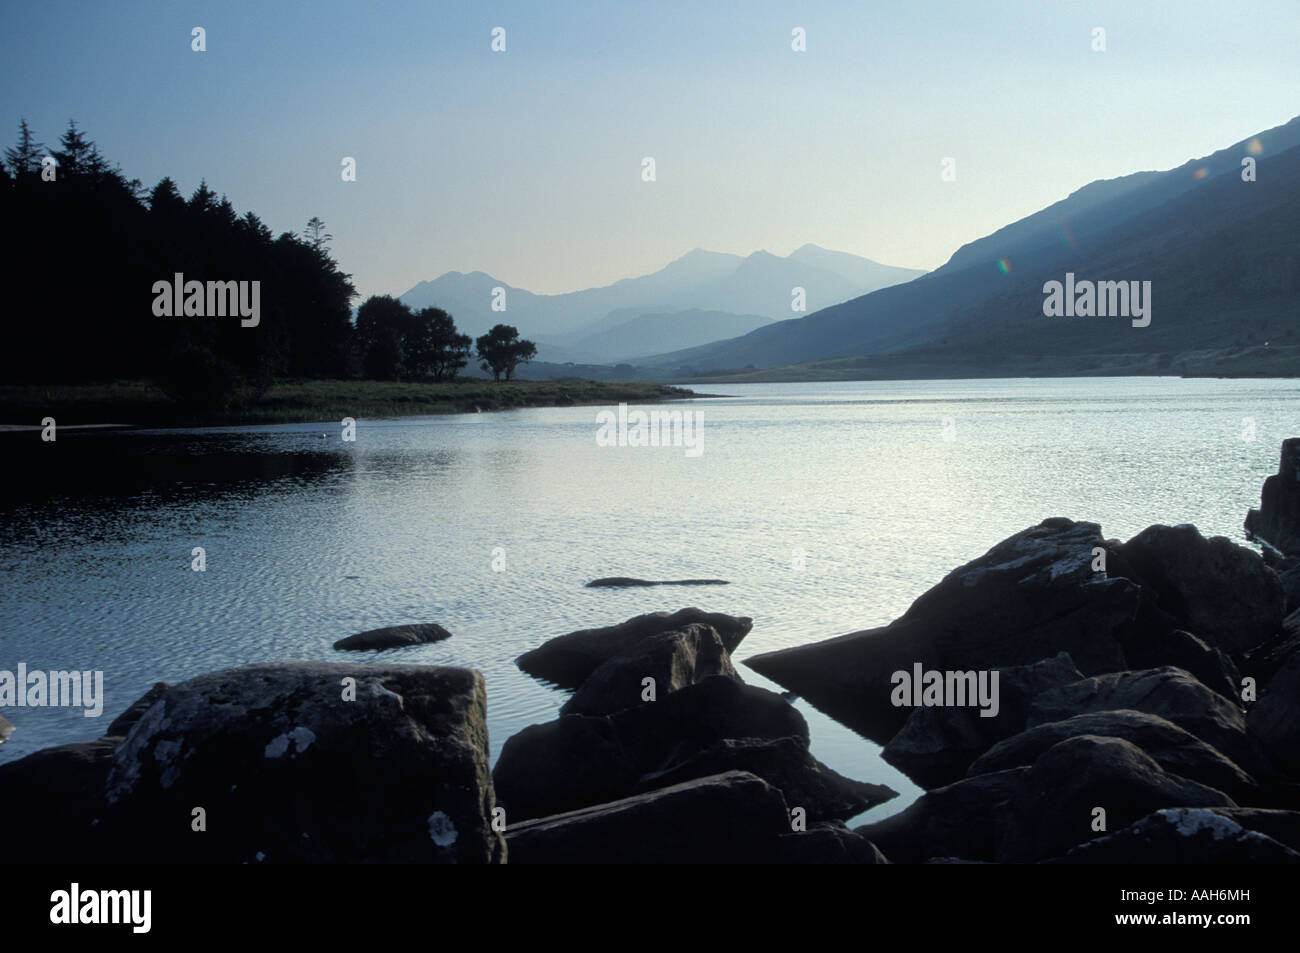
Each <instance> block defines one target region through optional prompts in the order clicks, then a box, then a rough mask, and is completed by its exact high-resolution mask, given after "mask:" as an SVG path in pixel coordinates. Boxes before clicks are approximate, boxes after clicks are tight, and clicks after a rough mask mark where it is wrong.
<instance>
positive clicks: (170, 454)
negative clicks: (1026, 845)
mask: <svg viewBox="0 0 1300 953" xmlns="http://www.w3.org/2000/svg"><path fill="white" fill-rule="evenodd" d="M717 389H718V390H725V391H726V392H727V393H728V394H732V395H735V396H733V397H729V398H726V399H721V400H707V401H703V400H702V401H698V402H693V404H692V408H691V409H698V410H700V411H702V412H703V415H704V417H703V421H704V424H703V426H704V430H705V431H706V433H705V441H704V454H703V456H701V457H698V458H688V457H686V456H685V455H684V453H683V452H682V450H681V449H680V448H649V447H646V448H640V447H622V448H618V447H612V448H602V447H598V446H597V445H596V441H595V435H596V430H597V425H596V413H597V411H598V409H599V408H594V407H571V408H553V409H537V410H520V411H509V412H504V413H495V414H470V415H458V416H450V417H429V418H409V419H403V420H389V421H365V420H363V421H359V423H358V426H357V440H356V442H355V443H344V442H343V441H342V440H341V437H340V432H341V428H340V427H339V426H338V424H337V423H331V424H303V425H285V426H273V427H255V428H248V429H245V430H239V429H236V428H220V429H212V430H203V431H178V430H173V431H140V432H120V431H119V432H105V431H84V432H83V431H64V432H62V433H60V434H59V438H58V441H57V442H56V443H53V444H43V443H41V442H40V440H39V436H38V435H36V434H31V433H26V434H17V435H15V434H6V435H0V438H2V439H0V452H3V453H4V455H5V463H6V472H7V487H6V489H7V492H6V494H5V498H4V500H3V502H2V503H0V517H2V518H0V584H2V585H3V587H4V592H5V599H4V602H3V604H2V606H0V669H9V670H12V669H14V668H15V667H16V665H17V663H18V662H19V661H23V662H26V663H27V664H28V665H29V666H36V667H41V668H45V669H50V668H73V667H75V668H80V669H101V670H103V671H104V672H105V691H106V694H107V700H106V703H105V711H106V715H105V718H106V719H111V718H112V717H113V716H114V715H116V714H117V713H118V712H119V711H120V710H121V709H123V708H124V707H125V706H126V705H127V704H129V703H130V702H131V701H133V700H134V699H135V698H136V697H137V696H138V695H140V694H141V693H143V692H144V691H145V690H146V689H148V687H149V686H150V685H151V684H152V683H153V682H154V681H157V680H166V681H177V680H180V679H184V678H186V677H190V676H193V675H196V674H199V673H201V672H205V671H210V670H212V669H216V668H220V667H224V666H229V665H241V664H247V663H250V662H258V661H273V660H282V659H317V660H338V659H340V658H341V657H346V658H347V659H349V660H351V661H353V662H355V663H356V664H357V665H367V664H374V663H375V662H376V661H377V660H382V661H383V662H412V663H421V664H455V665H467V666H471V667H474V668H477V669H479V670H480V671H482V672H483V673H484V675H485V677H486V678H487V683H488V711H489V729H490V733H491V738H492V746H493V756H494V757H495V754H496V752H497V751H499V749H500V746H501V744H502V742H503V741H504V740H505V739H506V738H507V737H509V735H511V734H513V733H514V732H516V731H518V730H519V729H520V728H522V727H524V726H525V725H527V724H530V723H532V722H536V721H542V720H546V719H549V718H552V717H554V716H555V714H556V712H557V710H558V708H559V706H560V704H561V703H562V702H563V695H562V694H561V693H559V692H556V691H555V690H553V689H551V688H549V687H547V686H545V685H542V684H540V683H538V682H535V681H533V680H532V679H529V678H528V677H526V676H524V675H522V673H520V672H519V671H518V669H517V668H516V667H515V665H514V658H515V657H516V656H518V655H519V654H520V653H522V652H523V651H525V650H527V649H528V648H531V647H533V646H535V645H537V644H539V643H540V642H542V641H543V640H545V639H547V638H550V637H552V636H555V635H560V634H563V633H564V632H568V631H571V630H573V629H578V628H587V627H591V626H596V625H604V624H611V623H614V622H619V621H622V620H623V619H625V618H628V617H630V616H632V615H635V614H637V613H640V612H647V611H652V610H655V609H677V608H681V607H682V606H684V605H691V604H696V605H700V606H701V608H705V609H708V610H712V611H720V612H730V613H734V614H737V615H750V616H753V617H754V620H755V624H754V630H753V632H752V633H751V634H750V636H749V637H748V638H747V639H746V641H745V643H744V644H743V645H742V646H741V648H740V650H739V651H738V653H737V655H738V657H739V658H740V659H741V660H742V661H743V659H744V658H746V657H747V656H749V655H753V654H757V653H758V652H762V651H768V650H771V649H774V648H780V647H783V646H788V645H796V644H800V643H803V642H808V641H812V640H815V639H820V638H826V637H829V636H832V635H838V634H842V633H844V632H848V631H852V630H855V629H859V628H865V627H867V626H872V625H879V624H883V623H885V622H888V621H889V620H890V619H892V618H894V617H896V616H897V615H899V614H901V612H903V611H904V610H905V609H906V608H907V606H908V605H909V604H910V603H911V601H912V600H913V599H914V598H915V597H916V596H917V595H919V594H920V593H921V592H923V591H924V590H925V589H927V588H929V587H930V586H931V585H933V584H934V583H935V582H937V581H938V580H939V579H940V578H941V577H942V576H943V575H944V574H945V573H946V572H947V571H948V570H950V569H952V568H953V567H954V566H956V565H958V564H960V563H964V562H966V561H968V560H969V559H972V558H974V557H975V556H978V555H979V554H981V553H982V552H984V551H985V550H986V549H987V548H988V547H989V546H991V545H992V544H993V543H995V542H997V541H998V540H999V539H1002V538H1003V537H1005V536H1007V535H1009V534H1011V533H1013V532H1016V531H1018V530H1020V529H1023V528H1024V527H1025V526H1028V525H1030V524H1032V523H1036V522H1038V521H1039V520H1041V519H1043V518H1045V517H1047V516H1053V515H1063V516H1069V517H1072V518H1075V519H1092V520H1096V521H1098V522H1100V523H1101V524H1102V527H1103V529H1104V530H1105V531H1106V532H1107V533H1108V534H1109V535H1112V536H1121V537H1127V536H1129V535H1132V534H1133V533H1136V532H1137V531H1139V530H1140V529H1142V528H1143V527H1145V526H1146V525H1148V524H1150V523H1153V522H1194V523H1196V524H1197V525H1198V526H1200V527H1201V529H1202V530H1203V531H1205V532H1207V533H1221V534H1224V535H1228V536H1230V537H1232V538H1235V539H1238V540H1240V538H1241V532H1240V525H1241V521H1242V518H1243V516H1244V515H1245V511H1246V508H1247V507H1249V506H1251V505H1254V504H1256V503H1257V502H1258V499H1259V489H1260V485H1261V484H1262V482H1263V479H1264V477H1265V476H1267V475H1268V474H1269V473H1271V472H1272V471H1273V470H1274V469H1275V468H1276V463H1277V453H1278V447H1279V445H1280V443H1281V440H1282V439H1283V438H1284V437H1287V436H1293V435H1295V434H1296V433H1297V432H1300V430H1298V429H1297V424H1300V393H1298V391H1297V388H1296V386H1295V385H1294V384H1292V383H1290V382H1273V381H1181V380H1175V379H1160V380H1155V379H1149V380H1132V379H1127V380H1100V379H1099V380H1073V381H975V382H960V381H956V382H910V383H909V382H875V383H838V384H769V385H727V386H726V387H725V388H721V387H719V388H717ZM1246 417H1250V418H1251V419H1253V421H1254V423H1255V428H1256V434H1257V439H1256V440H1255V441H1253V442H1251V441H1244V440H1242V432H1243V427H1242V420H1243V418H1246ZM945 420H946V421H948V422H947V424H946V425H945ZM322 432H324V433H325V434H326V436H325V437H324V438H322V436H321V434H322ZM946 437H950V438H951V439H945V438H946ZM194 547H203V549H204V550H205V553H206V571H204V572H202V573H197V572H193V571H192V570H191V568H190V566H191V552H192V550H193V549H194ZM799 552H801V553H802V559H803V563H802V564H803V566H804V567H805V568H803V569H798V568H795V567H796V566H797V565H799V560H798V559H796V554H797V553H799ZM494 564H495V565H494ZM610 575H634V576H641V577H647V578H684V577H720V578H724V579H729V580H731V582H732V585H730V586H726V587H717V588H711V589H709V590H708V591H701V590H698V589H663V588H661V589H622V590H615V589H597V590H591V589H585V588H584V583H586V582H587V581H589V580H590V579H593V578H596V577H599V576H610ZM404 622H439V623H441V624H442V625H444V626H446V627H447V628H448V629H449V630H450V631H451V632H452V633H453V637H452V638H451V639H449V640H447V641H444V642H439V643H436V644H433V645H424V646H415V647H411V648H407V649H400V650H396V651H393V652H389V653H385V654H383V655H382V656H376V655H373V654H371V655H365V656H356V655H351V654H349V655H347V656H341V654H340V653H338V652H335V651H334V650H333V649H332V648H331V644H332V643H333V642H334V641H335V640H336V639H339V638H342V637H343V636H346V635H349V634H352V633H354V632H359V631H361V630H363V629H369V628H377V627H380V626H387V625H396V624H399V623H404ZM740 670H741V672H742V673H743V674H744V676H745V678H746V680H748V681H750V682H753V683H756V684H763V685H767V686H768V687H774V686H771V685H770V684H768V683H766V682H765V681H764V680H763V679H762V678H760V677H759V676H757V675H756V674H754V673H752V672H750V671H749V670H747V669H746V668H745V667H744V666H743V665H741V666H740ZM797 704H798V706H799V708H800V710H801V711H803V712H804V714H805V716H806V717H807V718H808V720H809V723H810V726H811V729H812V734H813V739H814V740H813V749H814V752H815V753H816V754H817V755H818V756H819V757H821V758H822V759H823V760H825V761H827V762H828V763H829V764H830V765H831V766H832V767H834V768H836V769H837V770H839V771H841V772H842V773H845V774H848V775H850V776H853V777H857V778H860V779H862V780H867V781H875V782H880V783H886V784H890V785H892V786H893V787H895V788H896V789H898V790H900V791H902V792H903V794H904V796H903V797H901V798H899V799H897V800H896V801H894V802H891V803H890V804H888V805H885V806H882V807H881V808H878V809H876V811H875V812H873V815H872V816H881V815H882V814H885V813H891V812H893V811H896V810H898V809H901V807H903V806H905V805H906V804H907V803H908V802H909V801H910V800H911V798H912V797H914V796H915V793H916V789H915V788H914V787H913V786H912V785H910V784H909V783H908V782H907V781H906V780H905V779H903V778H902V777H901V776H900V775H898V773H897V772H895V771H894V770H893V769H892V768H890V767H889V766H888V765H885V764H884V763H883V762H881V761H880V759H879V756H878V751H879V749H878V747H877V746H876V745H873V744H871V743H870V742H867V741H865V740H863V739H861V738H859V737H858V736H856V735H854V734H853V733H852V732H850V731H848V730H847V729H845V728H843V727H842V726H839V725H837V724H836V723H834V722H833V721H831V720H830V719H828V718H826V717H824V716H823V715H821V714H820V713H818V712H816V711H815V710H814V709H812V708H810V707H809V706H808V705H807V704H806V703H804V702H798V703H797ZM5 715H6V717H8V718H9V720H10V721H12V722H14V724H15V725H16V726H17V730H16V732H15V733H14V735H13V736H12V738H11V739H10V741H9V742H8V743H6V744H4V745H0V759H6V760H7V759H10V758H13V757H18V756H21V755H23V754H26V753H29V752H30V751H32V750H34V749H35V748H37V747H42V746H45V745H49V744H58V743H63V742H66V741H73V740H84V739H88V738H91V737H95V736H96V735H98V734H99V733H101V732H102V730H103V728H104V727H106V726H107V723H108V722H107V720H103V719H101V720H100V721H99V722H96V721H95V720H93V719H86V718H83V717H82V716H81V714H80V713H79V712H69V711H59V710H51V709H23V710H7V711H6V712H5Z"/></svg>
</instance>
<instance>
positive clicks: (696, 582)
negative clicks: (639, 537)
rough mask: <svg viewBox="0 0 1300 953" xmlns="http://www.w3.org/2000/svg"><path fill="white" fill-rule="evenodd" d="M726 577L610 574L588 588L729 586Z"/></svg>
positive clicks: (595, 580) (593, 581)
mask: <svg viewBox="0 0 1300 953" xmlns="http://www.w3.org/2000/svg"><path fill="white" fill-rule="evenodd" d="M729 585H731V583H729V582H727V580H725V579H655V580H651V579H632V578H630V577H628V576H608V577H606V578H604V579H593V580H591V582H589V583H587V586H586V588H588V589H621V588H632V587H635V586H729Z"/></svg>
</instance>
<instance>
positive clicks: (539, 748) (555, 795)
mask: <svg viewBox="0 0 1300 953" xmlns="http://www.w3.org/2000/svg"><path fill="white" fill-rule="evenodd" d="M725 738H733V739H739V738H758V739H769V740H774V739H777V738H795V739H796V740H797V741H798V743H799V744H800V745H801V746H803V747H804V748H805V749H806V748H807V746H808V724H807V722H805V721H804V718H803V715H801V714H799V712H798V711H797V710H796V709H795V708H793V707H792V706H791V705H790V704H789V703H788V702H786V701H785V700H784V699H783V698H781V696H779V695H777V694H775V693H774V692H769V691H767V690H766V689H763V688H757V687H755V686H752V685H745V684H743V683H741V682H738V681H736V680H735V679H731V678H723V677H718V676H714V677H712V678H706V679H704V680H703V681H702V682H700V683H698V684H696V685H691V686H689V687H687V688H684V689H682V690H681V691H678V692H672V693H670V694H668V695H665V696H663V697H662V698H660V699H659V700H658V701H656V702H654V703H651V704H646V705H640V706H638V707H636V708H629V709H627V710H625V711H620V712H617V713H615V714H613V715H594V716H589V715H563V716H561V717H560V718H558V719H556V720H555V721H549V722H545V723H543V724H538V725H529V726H528V727H527V728H525V729H523V730H522V731H520V732H519V733H517V734H515V735H514V736H512V737H511V738H509V739H507V740H506V743H505V744H504V745H503V746H502V748H501V754H500V756H499V757H498V758H497V763H496V767H495V769H494V771H493V777H494V779H495V789H496V795H497V799H498V800H499V801H500V803H501V804H502V805H504V806H505V809H506V814H507V817H508V818H509V820H510V822H511V823H512V824H513V823H515V822H517V821H521V820H525V819H528V818H535V817H545V816H547V815H551V814H561V813H564V812H566V811H573V810H577V809H578V808H582V807H589V806H591V805H593V804H601V803H604V802H606V801H614V800H618V799H620V798H625V797H628V796H630V795H632V794H633V793H635V792H636V791H637V790H638V784H639V783H640V782H641V780H642V778H644V777H645V776H646V775H650V774H653V773H654V772H656V771H661V770H664V769H665V768H669V767H672V766H673V765H675V764H679V763H680V762H682V761H683V760H685V759H686V758H689V757H690V756H691V755H692V754H694V753H696V752H701V751H704V750H705V749H707V748H709V747H711V746H713V745H715V744H716V743H717V742H719V741H721V740H722V739H725Z"/></svg>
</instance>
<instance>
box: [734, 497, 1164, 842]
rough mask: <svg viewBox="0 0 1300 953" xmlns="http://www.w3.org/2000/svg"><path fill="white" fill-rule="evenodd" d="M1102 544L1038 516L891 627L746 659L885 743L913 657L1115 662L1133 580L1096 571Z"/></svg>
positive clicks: (1097, 665) (896, 723)
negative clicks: (896, 682) (895, 685)
mask: <svg viewBox="0 0 1300 953" xmlns="http://www.w3.org/2000/svg"><path fill="white" fill-rule="evenodd" d="M1099 550H1100V551H1102V552H1104V551H1105V540H1103V538H1102V536H1101V530H1100V527H1098V526H1097V524H1095V523H1075V522H1072V521H1070V520H1067V519H1061V518H1054V519H1049V520H1045V521H1043V522H1042V523H1041V524H1039V525H1038V526H1034V527H1031V528H1029V529H1026V530H1024V531H1023V532H1020V533H1017V534H1016V535H1015V536H1012V537H1010V538H1009V539H1007V540H1004V541H1003V542H1001V543H999V544H998V545H997V546H995V547H993V549H991V550H989V552H988V553H986V554H985V555H983V556H981V557H980V558H979V559H976V560H974V561H973V562H970V563H967V564H966V565H964V566H961V567H960V568H958V569H955V570H953V571H952V572H951V573H949V574H948V575H947V576H946V577H945V578H944V579H943V581H942V582H940V583H939V584H938V585H937V586H935V587H934V588H932V589H930V590H929V591H928V592H926V593H925V594H924V595H922V596H921V597H920V598H918V599H917V600H916V602H914V603H913V604H912V606H911V608H909V609H908V610H907V612H906V613H905V614H904V615H903V616H902V617H901V618H899V619H897V620H896V621H895V622H893V623H892V624H890V625H888V626H884V627H882V628H878V629H870V630H866V631H863V632H854V633H851V634H849V635H844V636H840V637H839V638H835V639H829V640H827V641H824V642H817V643H814V644H812V645H805V646H799V647H796V648H791V649H782V650H780V651H776V652H768V653H765V654H763V655H758V656H754V657H753V658H749V659H746V660H745V664H746V665H748V666H750V667H751V668H753V669H754V670H755V671H757V672H759V673H760V674H762V675H764V676H766V677H768V678H770V679H772V680H773V681H775V682H778V683H779V684H781V685H782V686H784V687H785V688H788V689H790V690H791V691H794V692H796V693H797V694H799V695H800V696H802V697H804V698H806V699H808V701H809V702H811V703H812V704H813V705H816V706H817V707H818V708H820V709H821V710H822V711H825V712H826V713H827V714H829V715H830V716H831V717H833V718H836V719H837V720H839V721H841V722H843V723H844V724H846V725H848V726H850V727H851V728H854V729H855V730H857V731H859V732H861V733H862V734H865V735H866V736H867V737H868V738H871V739H872V740H874V741H878V742H880V743H884V742H886V741H887V740H888V739H889V738H890V737H891V736H892V735H893V734H894V733H895V732H897V731H898V730H899V729H900V728H902V727H903V724H904V722H905V721H906V720H907V717H908V715H909V714H910V713H911V710H910V709H908V708H904V707H895V706H894V705H893V703H892V701H891V689H892V683H891V676H892V674H893V673H894V672H896V671H900V670H901V671H908V670H911V668H912V666H913V665H914V664H915V663H920V664H922V665H923V666H924V668H926V669H934V670H939V671H976V670H987V669H989V668H991V667H1000V666H1011V665H1027V664H1032V663H1034V662H1037V661H1039V660H1041V659H1045V658H1052V657H1054V656H1056V655H1057V654H1058V653H1060V652H1067V653H1069V655H1070V658H1071V659H1072V660H1073V661H1074V664H1075V665H1076V666H1077V667H1078V669H1079V671H1081V672H1082V673H1084V674H1085V675H1088V674H1099V673H1101V672H1108V671H1115V670H1117V669H1121V668H1123V667H1124V653H1123V650H1122V647H1121V645H1120V642H1119V636H1120V634H1121V633H1122V631H1123V630H1124V627H1125V626H1126V625H1128V624H1129V623H1130V622H1131V621H1132V619H1133V618H1134V617H1135V615H1136V613H1137V610H1138V605H1139V594H1140V588H1139V586H1138V585H1136V584H1135V583H1132V582H1130V581H1129V580H1127V579H1120V578H1111V577H1109V576H1108V575H1107V574H1106V573H1105V572H1103V571H1099V570H1094V569H1093V568H1092V567H1093V565H1094V564H1095V562H1096V560H1097V558H1098V556H1097V553H1098V551H1099ZM885 853H886V855H888V854H889V852H888V851H887V850H886V851H885Z"/></svg>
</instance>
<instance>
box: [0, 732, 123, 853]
mask: <svg viewBox="0 0 1300 953" xmlns="http://www.w3.org/2000/svg"><path fill="white" fill-rule="evenodd" d="M118 740H119V739H115V738H100V739H98V740H96V741H91V742H86V743H81V744H70V745H60V746H59V747H56V748H44V749H42V750H40V751H36V752H33V753H32V754H29V755H27V756H26V757H25V758H20V759H18V760H17V761H10V762H8V763H6V764H0V817H4V818H6V819H8V823H6V825H5V837H4V848H3V852H2V855H3V858H4V860H5V861H7V862H9V863H43V864H55V863H58V864H84V863H103V862H105V861H108V860H117V861H118V862H119V863H120V862H121V860H122V857H121V856H119V857H116V858H114V857H112V855H111V851H110V850H109V848H108V846H107V845H106V843H105V838H104V836H103V835H104V831H103V829H102V828H101V827H99V825H97V824H96V823H95V821H96V820H97V819H98V818H99V817H100V816H101V815H102V812H103V808H104V805H103V803H102V801H101V800H99V799H98V798H97V797H96V795H97V794H98V793H99V792H102V791H103V790H104V782H105V780H106V779H107V778H108V771H109V768H110V767H111V765H112V763H113V752H114V751H115V750H116V748H117V742H118ZM122 856H129V857H134V856H135V855H134V854H125V855H122Z"/></svg>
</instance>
